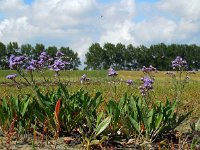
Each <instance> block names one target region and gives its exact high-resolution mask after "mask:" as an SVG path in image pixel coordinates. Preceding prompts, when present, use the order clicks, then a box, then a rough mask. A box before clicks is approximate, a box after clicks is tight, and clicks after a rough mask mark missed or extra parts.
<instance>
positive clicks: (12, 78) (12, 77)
mask: <svg viewBox="0 0 200 150" xmlns="http://www.w3.org/2000/svg"><path fill="white" fill-rule="evenodd" d="M16 77H17V74H10V75H7V76H6V78H7V79H10V80H14V79H15V78H16Z"/></svg>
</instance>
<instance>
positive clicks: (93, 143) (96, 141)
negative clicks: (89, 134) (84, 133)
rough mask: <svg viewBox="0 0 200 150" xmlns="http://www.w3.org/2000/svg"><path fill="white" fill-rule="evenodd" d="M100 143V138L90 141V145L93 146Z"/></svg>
mask: <svg viewBox="0 0 200 150" xmlns="http://www.w3.org/2000/svg"><path fill="white" fill-rule="evenodd" d="M99 144H100V140H92V141H91V142H90V145H91V146H92V145H99Z"/></svg>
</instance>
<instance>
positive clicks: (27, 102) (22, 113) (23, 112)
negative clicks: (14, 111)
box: [21, 99, 30, 117]
mask: <svg viewBox="0 0 200 150" xmlns="http://www.w3.org/2000/svg"><path fill="white" fill-rule="evenodd" d="M29 101H30V99H28V100H27V101H26V103H25V104H24V107H23V110H22V112H21V115H22V117H23V116H24V114H25V112H26V110H27V107H28V104H29Z"/></svg>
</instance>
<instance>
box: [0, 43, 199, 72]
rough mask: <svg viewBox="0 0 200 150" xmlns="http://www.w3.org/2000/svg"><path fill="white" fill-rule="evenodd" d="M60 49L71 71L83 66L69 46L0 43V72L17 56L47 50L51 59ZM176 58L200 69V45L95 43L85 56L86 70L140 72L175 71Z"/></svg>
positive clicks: (31, 55) (36, 54) (30, 55)
mask: <svg viewBox="0 0 200 150" xmlns="http://www.w3.org/2000/svg"><path fill="white" fill-rule="evenodd" d="M57 50H60V51H61V52H63V53H64V54H65V55H66V56H68V57H69V58H70V60H71V66H70V68H71V69H78V68H79V66H80V65H81V61H80V58H79V57H78V53H77V52H74V51H73V50H72V49H71V48H69V47H60V48H58V47H56V46H49V47H45V46H44V45H43V44H39V43H37V44H35V46H32V45H31V44H23V45H21V46H19V45H18V43H17V42H10V43H8V44H7V45H5V44H4V43H2V42H0V69H9V66H8V59H9V57H10V56H11V55H12V54H13V55H25V56H29V57H31V58H32V59H37V58H38V57H39V55H40V53H41V52H43V51H46V52H47V53H48V54H49V55H50V56H51V57H53V56H55V54H56V52H57ZM176 56H181V57H182V58H184V59H185V60H186V61H187V63H188V66H189V67H188V69H190V70H198V69H200V46H197V45H195V44H191V45H187V44H170V45H166V44H164V43H160V44H156V45H151V46H150V47H146V46H144V45H141V46H137V47H135V46H133V45H132V44H129V45H124V44H122V43H117V44H112V43H105V44H104V45H103V46H101V45H100V44H99V43H93V44H92V45H91V46H90V47H89V49H88V52H87V53H86V54H85V57H86V60H85V62H84V64H85V69H91V70H98V69H108V68H110V67H113V68H114V69H116V70H139V69H140V68H142V66H149V65H153V66H154V67H156V68H157V69H158V70H172V68H171V61H172V60H173V59H175V57H176Z"/></svg>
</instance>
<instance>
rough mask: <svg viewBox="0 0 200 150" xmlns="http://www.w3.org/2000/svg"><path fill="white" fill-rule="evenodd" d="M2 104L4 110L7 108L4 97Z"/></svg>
mask: <svg viewBox="0 0 200 150" xmlns="http://www.w3.org/2000/svg"><path fill="white" fill-rule="evenodd" d="M2 106H3V107H4V108H5V109H6V111H7V110H8V105H7V100H6V99H5V98H4V99H3V105H2Z"/></svg>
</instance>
